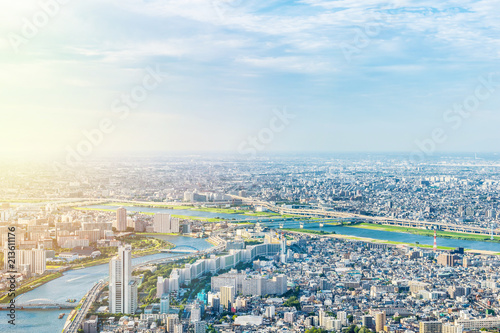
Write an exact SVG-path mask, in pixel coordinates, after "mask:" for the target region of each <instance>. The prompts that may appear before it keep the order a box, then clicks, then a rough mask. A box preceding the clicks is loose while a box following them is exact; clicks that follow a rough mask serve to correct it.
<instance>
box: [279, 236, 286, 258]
mask: <svg viewBox="0 0 500 333" xmlns="http://www.w3.org/2000/svg"><path fill="white" fill-rule="evenodd" d="M280 261H281V262H282V263H284V264H286V237H285V235H283V234H282V235H281V239H280Z"/></svg>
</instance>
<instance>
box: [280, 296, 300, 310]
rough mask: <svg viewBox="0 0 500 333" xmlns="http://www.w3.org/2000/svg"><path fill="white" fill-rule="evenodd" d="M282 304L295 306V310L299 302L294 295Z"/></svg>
mask: <svg viewBox="0 0 500 333" xmlns="http://www.w3.org/2000/svg"><path fill="white" fill-rule="evenodd" d="M283 305H284V306H287V307H295V308H296V309H297V310H300V302H299V300H298V299H297V297H296V296H291V297H290V298H289V299H287V300H286V301H285V303H283Z"/></svg>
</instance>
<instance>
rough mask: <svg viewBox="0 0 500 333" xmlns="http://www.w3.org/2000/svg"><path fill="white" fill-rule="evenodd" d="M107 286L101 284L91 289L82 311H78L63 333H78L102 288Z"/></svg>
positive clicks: (81, 308)
mask: <svg viewBox="0 0 500 333" xmlns="http://www.w3.org/2000/svg"><path fill="white" fill-rule="evenodd" d="M105 285H106V284H105V283H104V282H99V283H97V284H96V285H95V286H93V287H92V289H90V291H89V292H88V293H87V295H86V297H85V301H83V304H82V306H81V307H80V310H78V312H77V314H76V316H75V318H74V319H73V321H72V322H71V324H69V325H68V326H67V327H66V328H65V329H64V331H63V333H76V332H77V331H78V329H79V328H80V327H81V325H82V323H83V320H84V319H85V317H86V316H87V312H88V311H89V309H90V307H91V306H92V303H94V301H95V300H96V298H97V296H98V295H99V293H100V292H101V290H102V288H104V286H105Z"/></svg>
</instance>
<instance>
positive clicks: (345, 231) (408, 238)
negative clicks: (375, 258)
mask: <svg viewBox="0 0 500 333" xmlns="http://www.w3.org/2000/svg"><path fill="white" fill-rule="evenodd" d="M89 208H97V209H116V208H118V207H116V206H98V205H95V206H89ZM126 209H127V210H128V211H130V212H141V211H142V212H151V213H167V214H177V215H189V216H199V217H207V218H212V217H221V218H227V219H233V218H236V219H238V220H241V219H252V220H255V219H256V217H248V216H245V215H241V214H219V213H211V212H203V211H194V210H177V209H164V208H148V207H126ZM278 222H283V221H279V220H276V222H273V223H262V224H263V225H266V226H269V227H273V228H278ZM299 225H300V223H299V222H296V221H285V222H284V227H285V228H299ZM304 228H306V229H310V230H325V231H335V232H336V233H337V234H341V235H348V236H357V237H368V238H373V239H379V240H387V241H396V242H405V243H412V244H414V243H416V242H419V243H420V244H427V245H432V244H433V243H434V239H433V237H429V236H422V235H413V234H407V233H400V232H390V231H383V230H373V229H364V228H354V227H341V226H331V225H327V224H325V226H324V227H323V228H320V227H319V223H306V224H305V226H304ZM438 246H446V247H454V248H455V247H463V248H466V249H473V250H486V251H498V252H499V253H500V243H494V242H481V241H470V240H460V239H453V238H438Z"/></svg>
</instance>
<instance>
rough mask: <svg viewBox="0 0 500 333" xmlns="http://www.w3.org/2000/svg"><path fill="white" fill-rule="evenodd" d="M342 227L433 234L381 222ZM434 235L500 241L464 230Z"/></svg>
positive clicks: (425, 230)
mask: <svg viewBox="0 0 500 333" xmlns="http://www.w3.org/2000/svg"><path fill="white" fill-rule="evenodd" d="M329 225H330V224H329ZM344 227H350V228H361V229H372V230H382V231H389V232H397V233H407V234H413V235H421V236H430V237H432V236H434V230H428V229H419V228H410V227H398V226H392V225H381V224H373V223H358V224H348V225H344ZM436 235H437V237H439V238H452V239H460V240H471V241H481V242H495V243H498V242H500V237H498V236H494V240H491V239H490V236H487V235H478V234H470V233H464V232H451V231H441V230H437V231H436Z"/></svg>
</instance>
